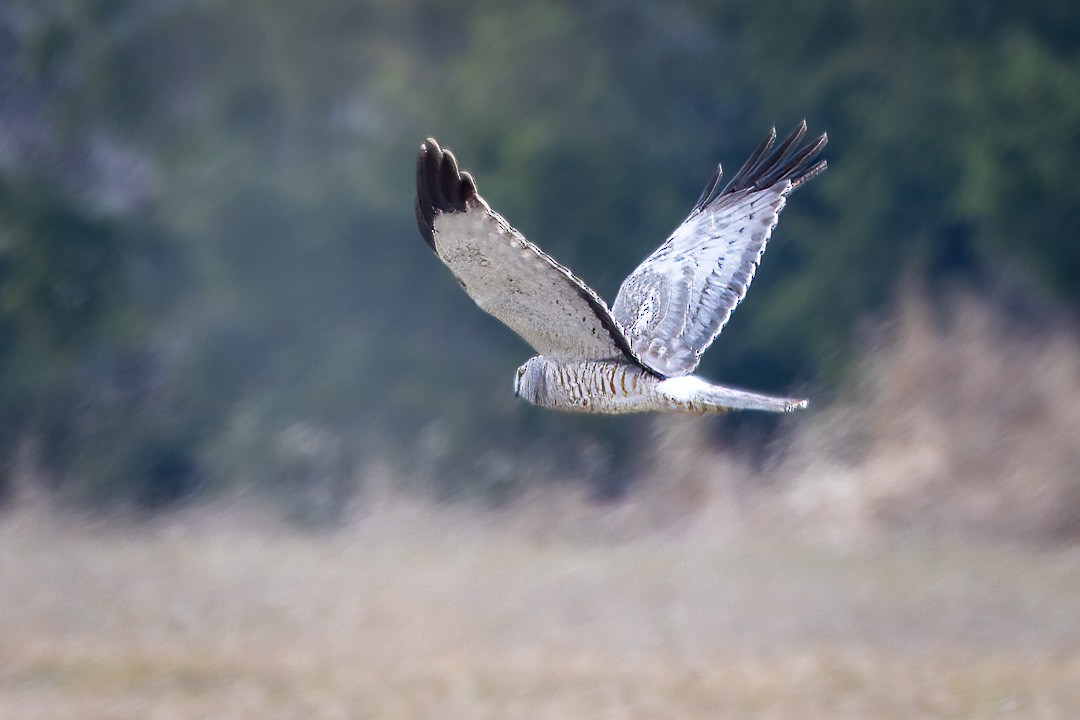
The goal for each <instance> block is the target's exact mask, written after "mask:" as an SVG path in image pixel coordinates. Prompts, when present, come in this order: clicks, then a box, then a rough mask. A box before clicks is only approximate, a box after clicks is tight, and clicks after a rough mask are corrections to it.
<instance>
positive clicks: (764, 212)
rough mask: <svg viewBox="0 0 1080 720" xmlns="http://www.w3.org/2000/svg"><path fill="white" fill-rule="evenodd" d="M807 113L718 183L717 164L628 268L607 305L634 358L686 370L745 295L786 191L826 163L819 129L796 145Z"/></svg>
mask: <svg viewBox="0 0 1080 720" xmlns="http://www.w3.org/2000/svg"><path fill="white" fill-rule="evenodd" d="M805 134H806V121H805V120H804V121H803V122H802V123H800V124H799V126H798V127H797V128H795V131H794V132H792V133H791V135H789V136H788V137H787V138H786V139H785V140H784V141H783V142H782V143H780V145H778V146H777V147H776V148H775V149H774V148H773V143H775V141H776V130H775V129H773V130H772V131H770V132H769V134H768V135H767V136H766V137H765V139H764V140H763V141H762V143H761V144H760V145H759V146H758V148H757V150H755V151H754V153H753V154H752V155H751V156H750V159H749V160H747V161H746V163H745V164H744V165H743V167H742V169H741V170H739V172H738V173H736V174H735V177H734V178H732V179H731V182H729V183H728V184H727V185H726V186H725V187H724V189H723V190H718V189H717V187H718V185H719V182H720V175H721V172H722V171H721V169H720V167H717V168H716V173H715V174H714V175H713V178H712V180H711V181H710V182H709V184H708V185H706V186H705V191H704V192H703V193H702V194H701V198H700V199H699V200H698V201H697V204H696V205H694V209H693V210H691V211H690V215H689V216H688V217H687V218H686V220H684V221H683V223H682V225H680V226H679V227H678V228H676V229H675V232H674V233H672V234H671V237H669V238H668V239H667V241H665V242H664V244H663V245H661V246H660V247H659V248H657V250H656V252H654V253H653V254H652V255H650V256H649V257H647V258H646V259H645V261H644V262H642V263H641V265H639V266H638V268H637V269H636V270H634V272H633V273H631V274H630V276H629V277H628V278H626V280H625V281H623V284H622V287H620V288H619V294H618V296H617V297H616V298H615V304H614V305H613V306H612V312H613V314H614V316H615V319H616V320H618V321H619V323H620V325H621V326H622V328H623V329H624V331H625V333H626V336H627V337H628V338H629V340H630V347H631V349H632V350H633V351H634V352H635V353H636V354H637V356H638V357H639V358H640V362H641V363H642V364H643V365H645V366H646V367H648V368H649V369H651V370H654V371H656V372H658V373H660V374H661V375H665V376H668V377H673V376H678V375H686V374H687V373H690V372H691V371H693V369H694V368H695V367H697V365H698V362H699V360H700V358H701V354H702V353H703V352H705V349H706V348H708V347H709V345H710V344H711V343H712V341H713V340H714V339H715V338H716V336H717V335H719V334H720V330H721V329H723V327H724V324H725V323H727V321H728V318H729V317H731V313H732V311H734V310H735V306H736V305H738V304H739V301H740V300H742V299H743V297H745V295H746V291H747V289H748V288H749V287H750V281H751V280H753V278H754V271H755V270H757V265H758V262H759V261H760V260H761V254H762V253H763V252H764V251H765V243H766V242H768V240H769V235H770V234H771V233H772V229H773V228H774V227H776V223H777V220H778V219H779V215H780V211H781V210H782V209H783V207H784V202H785V198H786V196H787V194H788V193H789V192H791V190H792V189H793V188H795V187H798V186H799V185H801V184H802V183H804V182H806V181H807V180H809V179H811V178H813V177H814V176H816V175H818V174H819V173H821V172H822V171H824V170H825V167H826V165H825V161H824V160H821V161H817V156H818V154H819V153H820V152H821V149H822V148H823V147H825V143H826V142H828V138H827V136H826V135H824V134H823V135H821V136H820V137H818V138H817V139H816V140H814V141H813V142H811V143H809V144H807V145H805V146H803V147H799V142H800V141H801V140H802V138H803V135H805Z"/></svg>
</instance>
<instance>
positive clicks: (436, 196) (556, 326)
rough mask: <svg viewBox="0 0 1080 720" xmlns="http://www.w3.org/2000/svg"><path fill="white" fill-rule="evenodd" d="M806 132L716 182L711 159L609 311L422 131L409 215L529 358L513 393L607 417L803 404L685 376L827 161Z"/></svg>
mask: <svg viewBox="0 0 1080 720" xmlns="http://www.w3.org/2000/svg"><path fill="white" fill-rule="evenodd" d="M805 130H806V126H805V123H804V124H802V125H801V126H800V127H799V128H798V129H797V130H796V131H795V132H794V133H792V135H791V136H789V137H788V138H787V139H786V140H785V141H784V142H782V143H781V144H780V146H779V147H778V148H776V149H775V150H773V151H772V152H769V151H770V150H771V149H772V145H773V142H774V141H775V133H770V135H769V136H768V137H767V138H766V140H765V142H763V143H762V144H761V145H760V146H759V147H758V149H757V150H756V151H755V152H754V154H753V155H752V156H751V158H750V160H748V161H747V163H746V164H745V165H744V166H743V169H742V170H740V171H739V172H738V173H737V174H736V176H735V178H734V179H733V180H732V181H731V182H730V183H728V185H727V186H725V187H724V189H723V190H719V189H718V187H717V186H718V182H719V179H720V174H721V172H720V169H719V168H717V171H716V173H715V175H714V176H713V178H712V180H711V182H710V183H709V185H708V186H707V187H706V188H705V192H704V193H702V196H701V199H700V200H698V202H697V204H696V205H695V206H694V208H693V210H692V211H691V213H690V215H689V216H688V217H687V219H686V220H685V221H684V222H683V223H682V224H681V225H680V226H679V227H678V228H677V229H676V230H675V232H674V233H673V234H672V235H671V237H670V238H668V240H667V241H666V242H665V243H664V244H663V245H661V246H660V247H659V248H658V249H657V250H656V251H655V252H653V253H652V255H650V256H649V257H648V258H646V259H645V261H644V262H642V263H641V265H640V266H639V267H638V268H637V269H636V270H635V271H634V272H633V273H632V274H631V275H630V276H629V277H628V278H627V279H626V280H625V281H624V282H623V285H622V287H621V288H620V290H619V294H618V296H617V297H616V299H615V303H614V305H613V307H612V309H611V310H609V309H608V306H607V305H606V304H605V303H604V301H603V300H601V299H600V297H599V296H598V295H597V294H596V293H595V292H594V291H593V290H592V289H590V288H589V287H588V286H587V285H586V284H585V283H584V282H582V281H581V280H579V279H578V278H577V277H576V276H575V275H574V274H573V273H571V272H570V271H569V270H567V269H566V268H565V267H563V266H562V265H560V264H559V263H558V262H556V261H555V260H554V259H552V258H551V257H550V256H548V255H547V254H546V253H544V252H543V251H542V250H540V249H539V248H538V247H536V246H535V245H533V244H532V243H530V242H529V241H528V240H526V239H525V237H524V236H522V235H521V233H519V232H518V231H517V230H515V229H514V228H513V227H511V226H510V224H509V223H507V222H506V220H504V219H503V218H502V216H500V215H499V214H498V213H496V212H494V211H493V210H492V209H491V208H490V207H489V206H488V204H487V203H486V202H485V201H484V199H483V198H481V197H480V196H479V194H477V192H476V185H475V182H474V181H473V179H472V177H471V176H469V174H468V173H464V172H461V171H460V170H459V169H458V166H457V160H456V159H455V158H454V156H453V154H452V153H450V152H449V151H448V150H443V149H442V148H441V147H439V145H438V143H437V142H436V141H434V140H432V139H428V140H427V141H426V142H425V143H424V144H423V145H422V146H421V148H420V153H419V156H418V158H417V196H416V217H417V223H418V224H419V227H420V231H421V234H422V235H423V236H424V239H425V240H426V241H427V242H428V244H429V245H430V246H431V248H432V249H433V250H434V251H435V253H436V254H437V255H438V256H439V258H440V259H441V260H442V261H443V262H444V263H445V264H446V265H447V267H449V268H450V270H451V272H452V273H453V274H454V276H455V277H456V278H457V280H458V283H459V284H460V285H461V286H462V288H463V289H464V290H465V291H466V292H467V293H468V294H469V295H470V296H471V297H472V298H473V300H475V301H476V304H477V305H478V306H480V308H481V309H483V310H485V311H486V312H488V313H490V314H491V315H493V316H495V317H496V318H498V319H499V320H501V321H502V322H503V323H505V324H506V325H507V326H509V327H510V328H511V329H512V330H514V331H515V332H517V334H518V335H520V336H521V337H522V338H523V339H524V340H525V341H526V342H528V343H529V344H530V345H531V346H532V347H533V348H534V349H535V350H536V351H537V352H538V353H539V355H537V356H536V357H533V358H532V359H530V360H529V361H528V362H526V363H525V364H524V365H522V366H521V367H520V368H519V369H518V373H517V378H516V380H515V384H514V392H515V394H517V395H518V396H519V397H522V398H524V399H525V400H528V401H529V402H532V403H533V404H536V405H539V406H542V407H548V408H553V409H557V410H566V411H576V412H589V413H606V414H622V413H632V412H650V411H667V412H689V413H698V414H701V413H711V412H723V411H726V410H732V409H750V410H765V411H772V412H784V411H790V410H794V409H796V408H799V407H805V406H806V401H805V400H794V399H788V398H776V397H771V396H767V395H761V394H758V393H752V392H747V391H743V390H736V389H733V388H727V387H724V386H721V385H714V384H711V383H708V382H707V381H705V380H703V379H701V378H699V377H697V376H695V375H692V374H691V373H692V371H693V370H694V368H696V367H697V364H698V362H699V358H700V355H701V353H702V352H704V350H705V349H706V348H707V347H708V346H709V345H710V344H711V343H712V341H713V340H714V339H715V337H716V336H717V335H718V334H719V332H720V330H721V329H722V328H723V326H724V324H725V323H726V322H727V319H728V318H729V317H730V315H731V312H732V311H733V310H734V308H735V306H736V305H737V304H738V303H739V301H740V300H741V299H742V298H743V296H744V295H745V294H746V290H747V288H748V287H749V285H750V281H751V280H752V278H753V275H754V271H755V269H756V267H757V263H758V261H759V260H760V257H761V254H762V252H764V249H765V243H766V242H767V240H768V238H769V235H770V233H771V231H772V228H773V227H774V226H775V225H776V222H777V218H778V216H779V213H780V210H781V209H782V208H783V207H784V202H785V198H786V196H787V194H788V193H789V192H790V191H791V189H792V188H793V187H795V186H797V185H799V184H801V183H802V182H804V181H806V180H808V179H809V178H811V177H813V176H814V175H816V174H818V173H819V172H821V171H822V170H823V169H824V168H825V163H824V161H821V162H815V158H816V156H817V154H818V152H820V150H821V148H822V147H823V146H824V144H825V142H826V138H825V136H824V135H822V136H821V137H820V138H818V139H817V140H816V141H815V142H813V143H810V144H809V145H808V146H806V147H802V148H799V147H798V142H799V140H801V138H802V136H803V134H804V133H805Z"/></svg>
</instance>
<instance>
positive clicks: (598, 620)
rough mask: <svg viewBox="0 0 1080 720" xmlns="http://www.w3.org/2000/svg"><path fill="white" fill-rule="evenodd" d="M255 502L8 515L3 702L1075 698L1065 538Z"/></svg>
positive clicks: (737, 706) (189, 706)
mask: <svg viewBox="0 0 1080 720" xmlns="http://www.w3.org/2000/svg"><path fill="white" fill-rule="evenodd" d="M567 504H570V501H567ZM582 508H584V506H582ZM578 512H579V516H580V517H581V518H583V519H588V518H589V516H590V515H592V516H593V520H594V521H595V522H596V523H599V524H604V523H605V522H610V521H611V518H606V517H605V514H606V513H609V512H618V511H615V510H611V511H609V510H605V509H603V508H592V509H587V508H584V509H579V511H578ZM253 517H255V515H254V514H249V513H245V512H226V511H223V510H210V511H203V512H193V513H191V514H190V515H189V516H187V517H173V518H171V519H168V520H165V521H158V522H154V523H152V524H146V525H141V526H137V527H131V526H128V527H126V528H125V527H119V526H109V525H104V524H99V525H94V524H91V523H86V522H72V521H71V519H70V518H57V517H55V516H52V515H49V514H39V513H31V512H22V513H16V514H9V515H7V516H3V517H0V578H2V582H0V717H4V718H27V719H29V718H49V719H50V720H54V719H60V718H79V719H80V720H82V719H93V718H114V719H119V718H220V717H229V718H291V717H297V718H405V719H409V718H500V719H501V718H544V717H551V718H560V719H563V718H673V717H677V718H717V717H755V718H784V717H802V718H830V719H831V718H843V717H859V718H861V717H874V718H911V717H948V718H967V717H971V718H974V717H1016V718H1021V717H1022V718H1070V717H1076V716H1077V712H1078V711H1080V613H1077V612H1076V600H1077V592H1078V589H1080V554H1078V553H1077V551H1076V550H1057V551H1049V550H1036V549H1015V548H1014V549H1010V548H1007V547H995V546H977V545H963V544H959V543H952V544H949V545H948V546H937V545H934V544H930V543H926V542H916V541H907V542H903V543H900V544H898V545H896V546H890V545H886V544H879V545H871V546H864V547H861V548H853V549H851V548H849V549H848V550H846V551H843V552H841V551H839V550H837V549H835V548H833V547H830V546H827V545H816V546H815V545H805V544H798V543H795V542H792V541H789V540H778V539H776V538H772V539H763V538H758V539H756V540H755V539H750V538H745V537H744V538H743V539H742V540H739V541H731V540H721V539H720V538H721V537H723V536H724V535H725V533H723V532H720V531H721V530H722V528H721V527H719V526H718V525H716V523H715V519H708V518H707V517H706V516H700V517H699V518H698V519H697V521H695V522H694V523H692V524H691V525H689V526H686V527H684V528H682V529H680V530H677V531H675V530H671V529H667V530H662V531H656V532H652V533H643V534H641V535H640V536H639V537H638V538H636V539H633V540H619V541H613V540H608V539H605V538H604V537H601V536H594V537H586V538H570V537H558V536H553V535H547V536H541V535H536V534H535V533H533V532H531V531H530V530H529V526H528V524H527V523H526V524H525V525H523V524H522V523H521V522H520V520H519V519H518V518H517V516H515V515H513V514H509V515H507V516H505V517H504V518H500V517H499V516H493V515H490V514H486V515H481V514H473V513H471V512H470V511H467V510H463V509H459V510H447V509H445V508H444V509H433V508H427V507H419V506H415V505H410V504H407V503H403V502H401V503H390V504H386V505H384V506H383V507H382V508H380V509H379V510H378V511H377V512H372V513H371V514H370V515H369V516H368V517H365V518H362V519H359V520H358V521H357V522H356V523H355V524H354V525H353V526H351V527H348V528H345V529H339V530H337V531H335V532H333V533H327V534H300V533H298V532H297V531H295V530H290V529H288V528H283V527H273V526H269V525H267V524H266V523H265V521H260V522H255V521H253V520H252V518H253Z"/></svg>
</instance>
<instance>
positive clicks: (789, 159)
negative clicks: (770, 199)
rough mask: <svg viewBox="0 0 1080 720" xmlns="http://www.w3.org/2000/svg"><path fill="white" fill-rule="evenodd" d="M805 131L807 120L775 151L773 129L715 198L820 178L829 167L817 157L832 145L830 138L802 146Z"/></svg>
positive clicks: (774, 133) (792, 184)
mask: <svg viewBox="0 0 1080 720" xmlns="http://www.w3.org/2000/svg"><path fill="white" fill-rule="evenodd" d="M806 130H807V125H806V120H805V119H804V120H802V121H801V122H800V123H799V124H798V125H796V126H795V129H794V130H792V131H791V134H790V135H788V136H787V137H786V138H784V140H783V142H781V143H780V144H779V145H777V146H776V148H775V149H774V148H773V144H774V143H775V142H776V128H772V129H771V130H770V131H769V133H768V134H767V135H766V136H765V139H764V140H762V141H761V144H760V145H758V147H757V149H756V150H754V152H753V153H752V154H751V155H750V158H749V159H748V160H747V161H746V163H745V164H743V166H742V168H741V169H740V170H739V172H737V173H736V174H735V177H733V178H732V179H731V182H729V183H728V184H727V185H726V186H724V189H723V190H722V191H720V192H719V193H716V197H719V196H720V195H724V194H727V193H730V192H738V191H739V190H746V189H755V190H760V189H763V188H766V187H771V186H772V185H775V184H776V183H778V182H783V181H785V180H788V181H790V182H791V187H793V188H794V187H798V186H799V185H802V184H803V183H804V182H807V181H808V180H811V179H813V178H814V177H817V176H818V175H820V174H821V173H822V172H824V171H825V168H826V167H827V165H826V163H825V161H824V160H821V161H818V160H817V157H818V155H819V154H820V153H821V151H822V149H824V147H825V145H826V143H828V142H829V136H828V134H827V133H822V134H821V135H819V136H818V137H817V138H815V139H814V140H812V141H810V142H809V143H806V144H805V145H800V143H801V142H802V139H803V137H804V136H805V135H806Z"/></svg>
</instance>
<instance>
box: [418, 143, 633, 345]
mask: <svg viewBox="0 0 1080 720" xmlns="http://www.w3.org/2000/svg"><path fill="white" fill-rule="evenodd" d="M416 222H417V225H419V227H420V234H421V235H423V236H424V240H426V241H427V244H428V245H430V246H431V249H432V250H434V251H435V254H436V255H438V256H439V259H440V260H442V261H443V262H444V263H445V264H446V266H447V267H448V268H450V271H451V272H452V273H453V274H454V277H456V278H457V280H458V283H459V284H460V285H461V287H462V288H464V289H465V292H467V293H468V294H469V296H470V297H471V298H472V299H473V300H475V301H476V304H477V305H479V306H480V308H481V309H482V310H484V311H485V312H487V313H490V314H491V315H494V316H495V317H496V318H498V319H499V320H501V321H502V322H503V323H504V324H506V326H507V327H509V328H510V329H511V330H513V331H514V332H516V333H517V334H518V335H520V336H521V337H522V338H523V339H524V340H525V342H527V343H529V345H532V347H533V348H534V349H535V350H536V351H537V352H538V353H540V354H541V355H545V356H547V357H549V358H552V359H554V360H621V361H626V362H635V363H636V362H637V359H636V357H635V355H634V353H633V351H632V350H631V349H630V345H629V343H628V342H627V339H626V337H625V336H624V335H623V333H622V331H621V330H620V329H619V326H618V324H617V323H616V322H615V320H614V319H613V318H612V316H611V311H610V310H608V307H607V305H606V304H605V303H604V301H603V300H601V299H600V298H599V296H597V294H596V293H595V292H593V291H592V290H591V289H590V288H589V287H588V286H587V285H586V284H585V283H583V282H582V281H581V280H579V279H578V278H577V277H575V276H574V274H573V273H571V272H570V271H569V270H567V269H566V268H565V267H563V266H562V265H560V264H559V263H557V262H555V260H553V259H552V258H551V257H550V256H548V255H547V254H546V253H544V252H543V251H542V250H540V248H538V247H536V246H535V245H533V244H532V243H530V242H529V241H528V240H526V239H525V238H524V236H522V234H521V233H519V232H518V231H517V230H515V229H514V228H512V227H510V224H509V223H507V222H506V220H504V219H503V218H502V217H501V216H500V215H499V214H498V213H496V212H495V211H493V210H492V209H491V208H490V207H488V204H487V203H486V202H484V199H483V198H481V197H480V196H479V195H478V194H477V192H476V183H475V182H474V181H473V179H472V177H471V176H470V175H469V174H468V173H466V172H461V171H459V170H458V164H457V160H456V159H455V158H454V155H453V153H451V152H450V151H449V150H444V149H442V148H440V147H439V144H438V143H437V142H435V140H432V139H431V138H428V139H427V140H426V141H425V142H424V143H423V144H422V145H421V146H420V153H419V155H418V156H417V158H416Z"/></svg>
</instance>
